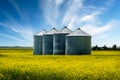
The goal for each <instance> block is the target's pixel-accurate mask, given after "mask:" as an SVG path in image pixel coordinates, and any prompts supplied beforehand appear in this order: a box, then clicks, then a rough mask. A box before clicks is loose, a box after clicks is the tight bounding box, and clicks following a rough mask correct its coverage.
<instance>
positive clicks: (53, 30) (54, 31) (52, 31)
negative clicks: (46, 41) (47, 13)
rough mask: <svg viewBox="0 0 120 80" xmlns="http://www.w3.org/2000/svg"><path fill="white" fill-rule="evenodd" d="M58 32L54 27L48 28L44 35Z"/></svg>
mask: <svg viewBox="0 0 120 80" xmlns="http://www.w3.org/2000/svg"><path fill="white" fill-rule="evenodd" d="M56 32H58V31H57V30H56V29H55V28H53V29H52V30H50V31H49V32H47V33H45V35H53V34H54V33H56Z"/></svg>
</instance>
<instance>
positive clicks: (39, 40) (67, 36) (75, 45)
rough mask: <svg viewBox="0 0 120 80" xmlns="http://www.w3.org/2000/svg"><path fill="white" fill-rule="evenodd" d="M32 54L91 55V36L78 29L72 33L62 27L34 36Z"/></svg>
mask: <svg viewBox="0 0 120 80" xmlns="http://www.w3.org/2000/svg"><path fill="white" fill-rule="evenodd" d="M34 54H43V55H46V54H49V55H50V54H52V55H56V54H58V55H60V54H63V55H64V54H67V55H80V54H91V36H90V35H89V34H87V33H86V32H84V31H82V30H81V29H80V28H78V29H77V30H75V31H74V32H73V31H71V30H70V29H68V28H67V27H64V28H63V29H61V30H60V31H58V30H56V29H55V28H53V29H52V30H50V31H48V32H46V31H42V32H40V33H38V34H36V35H34Z"/></svg>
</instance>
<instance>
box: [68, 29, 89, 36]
mask: <svg viewBox="0 0 120 80" xmlns="http://www.w3.org/2000/svg"><path fill="white" fill-rule="evenodd" d="M67 36H90V35H89V34H88V33H86V32H84V31H82V30H81V29H80V28H78V29H77V30H75V31H74V32H72V33H70V34H69V35H67Z"/></svg>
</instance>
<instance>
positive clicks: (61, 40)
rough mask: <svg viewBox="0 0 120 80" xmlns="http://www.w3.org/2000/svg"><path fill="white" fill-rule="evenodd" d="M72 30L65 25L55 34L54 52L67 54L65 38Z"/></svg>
mask: <svg viewBox="0 0 120 80" xmlns="http://www.w3.org/2000/svg"><path fill="white" fill-rule="evenodd" d="M71 32H72V31H71V30H70V29H68V28H67V27H64V28H63V29H62V30H61V31H59V32H57V33H55V34H54V35H53V54H65V39H66V35H68V34H69V33H71Z"/></svg>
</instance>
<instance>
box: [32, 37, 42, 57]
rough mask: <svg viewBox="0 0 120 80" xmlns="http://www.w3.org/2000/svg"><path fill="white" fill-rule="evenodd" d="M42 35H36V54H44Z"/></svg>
mask: <svg viewBox="0 0 120 80" xmlns="http://www.w3.org/2000/svg"><path fill="white" fill-rule="evenodd" d="M42 43H43V37H42V36H34V54H36V55H37V54H42Z"/></svg>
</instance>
